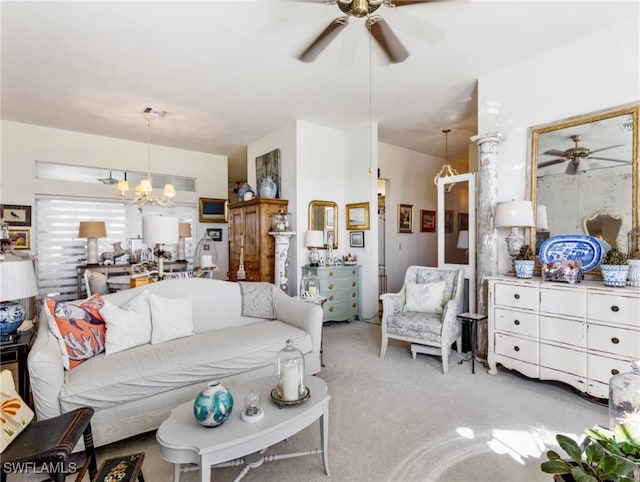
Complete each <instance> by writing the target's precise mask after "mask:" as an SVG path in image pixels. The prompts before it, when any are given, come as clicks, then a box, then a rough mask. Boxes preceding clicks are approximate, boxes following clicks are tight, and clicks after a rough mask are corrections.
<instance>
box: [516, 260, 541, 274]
mask: <svg viewBox="0 0 640 482" xmlns="http://www.w3.org/2000/svg"><path fill="white" fill-rule="evenodd" d="M514 264H515V266H516V276H517V277H518V278H533V266H534V265H535V264H536V262H535V261H529V260H528V259H516V260H515V261H514Z"/></svg>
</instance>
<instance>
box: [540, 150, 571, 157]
mask: <svg viewBox="0 0 640 482" xmlns="http://www.w3.org/2000/svg"><path fill="white" fill-rule="evenodd" d="M564 152H565V151H559V150H558V149H551V150H550V151H544V152H543V154H546V155H548V156H560V157H566V155H565V153H564Z"/></svg>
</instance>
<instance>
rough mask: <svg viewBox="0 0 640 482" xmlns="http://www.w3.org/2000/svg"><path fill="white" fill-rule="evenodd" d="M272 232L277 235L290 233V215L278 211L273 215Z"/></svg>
mask: <svg viewBox="0 0 640 482" xmlns="http://www.w3.org/2000/svg"><path fill="white" fill-rule="evenodd" d="M273 230H274V231H275V232H278V233H284V232H288V231H291V213H285V212H284V211H278V212H277V213H275V214H274V215H273Z"/></svg>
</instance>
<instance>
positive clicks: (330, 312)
mask: <svg viewBox="0 0 640 482" xmlns="http://www.w3.org/2000/svg"><path fill="white" fill-rule="evenodd" d="M322 311H323V312H324V318H323V319H324V321H344V320H350V319H352V318H354V317H356V316H358V301H357V300H354V301H335V302H329V301H327V302H326V303H325V304H324V306H323V308H322Z"/></svg>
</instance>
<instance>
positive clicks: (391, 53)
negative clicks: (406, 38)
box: [368, 18, 409, 64]
mask: <svg viewBox="0 0 640 482" xmlns="http://www.w3.org/2000/svg"><path fill="white" fill-rule="evenodd" d="M368 27H369V31H370V32H371V35H373V38H374V39H375V41H376V42H378V45H380V47H382V50H384V53H385V54H387V57H389V60H391V62H393V63H395V64H397V63H400V62H402V61H404V60H405V59H406V58H407V57H408V56H409V52H407V49H405V48H404V46H403V45H402V43H401V42H400V40H399V39H398V37H396V34H394V33H393V30H391V28H390V27H389V25H387V22H385V21H384V19H383V18H381V19H379V20H378V21H377V22H373V23H371V24H370V25H368Z"/></svg>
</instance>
